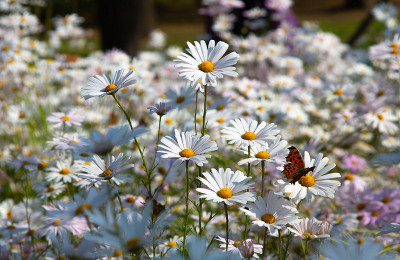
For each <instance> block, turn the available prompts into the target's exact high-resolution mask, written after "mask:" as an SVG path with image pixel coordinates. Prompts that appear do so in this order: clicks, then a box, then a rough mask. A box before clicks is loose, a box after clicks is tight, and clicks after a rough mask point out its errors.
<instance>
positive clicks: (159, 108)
mask: <svg viewBox="0 0 400 260" xmlns="http://www.w3.org/2000/svg"><path fill="white" fill-rule="evenodd" d="M147 109H148V110H150V112H149V113H150V115H151V114H153V113H156V114H157V115H159V116H163V115H166V114H167V113H168V112H169V111H171V110H173V109H174V108H172V107H171V106H166V105H165V103H164V102H160V104H155V105H154V107H147Z"/></svg>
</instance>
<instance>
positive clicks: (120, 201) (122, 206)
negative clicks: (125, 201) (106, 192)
mask: <svg viewBox="0 0 400 260" xmlns="http://www.w3.org/2000/svg"><path fill="white" fill-rule="evenodd" d="M108 181H109V182H110V183H111V185H112V186H113V188H115V186H114V183H113V182H112V181H111V179H109V180H108ZM115 190H116V191H117V198H118V201H119V205H120V206H121V212H122V211H123V210H124V205H122V200H121V197H120V196H119V192H118V189H117V188H115Z"/></svg>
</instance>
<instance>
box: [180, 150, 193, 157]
mask: <svg viewBox="0 0 400 260" xmlns="http://www.w3.org/2000/svg"><path fill="white" fill-rule="evenodd" d="M179 155H180V156H181V157H186V158H190V157H193V156H194V152H193V150H192V149H189V148H185V149H183V150H182V151H181V152H180V153H179Z"/></svg>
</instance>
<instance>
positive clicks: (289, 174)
mask: <svg viewBox="0 0 400 260" xmlns="http://www.w3.org/2000/svg"><path fill="white" fill-rule="evenodd" d="M314 168H315V166H313V167H308V168H305V167H304V160H303V158H302V157H301V154H300V152H299V150H297V148H296V147H294V146H291V147H289V154H288V156H286V164H285V165H284V166H283V174H284V175H285V177H286V178H287V179H288V180H290V183H291V184H295V183H296V181H299V180H300V178H301V177H303V176H305V175H307V173H309V172H311V171H313V170H314Z"/></svg>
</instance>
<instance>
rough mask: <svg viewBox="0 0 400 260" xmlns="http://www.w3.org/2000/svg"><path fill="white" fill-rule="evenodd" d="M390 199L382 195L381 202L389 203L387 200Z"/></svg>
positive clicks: (389, 200)
mask: <svg viewBox="0 0 400 260" xmlns="http://www.w3.org/2000/svg"><path fill="white" fill-rule="evenodd" d="M391 201H392V200H391V199H390V198H389V197H384V198H383V199H382V202H383V203H389V202H391Z"/></svg>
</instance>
